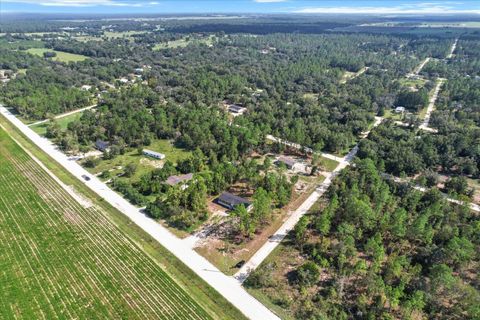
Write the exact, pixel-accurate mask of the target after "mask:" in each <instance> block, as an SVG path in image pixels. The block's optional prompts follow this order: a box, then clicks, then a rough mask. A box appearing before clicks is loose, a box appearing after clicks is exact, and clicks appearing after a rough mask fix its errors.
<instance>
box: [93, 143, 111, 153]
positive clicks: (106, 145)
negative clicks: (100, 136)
mask: <svg viewBox="0 0 480 320" xmlns="http://www.w3.org/2000/svg"><path fill="white" fill-rule="evenodd" d="M95 148H97V149H98V150H100V151H102V152H103V151H108V149H109V148H110V142H108V141H103V140H97V141H96V142H95Z"/></svg>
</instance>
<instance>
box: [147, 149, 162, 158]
mask: <svg viewBox="0 0 480 320" xmlns="http://www.w3.org/2000/svg"><path fill="white" fill-rule="evenodd" d="M143 154H144V155H146V156H148V157H152V158H155V159H158V160H162V159H165V155H164V154H163V153H160V152H155V151H152V150H148V149H143Z"/></svg>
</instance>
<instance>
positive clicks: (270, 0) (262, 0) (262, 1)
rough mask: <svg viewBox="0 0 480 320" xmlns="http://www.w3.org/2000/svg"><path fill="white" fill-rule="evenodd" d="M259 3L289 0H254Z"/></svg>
mask: <svg viewBox="0 0 480 320" xmlns="http://www.w3.org/2000/svg"><path fill="white" fill-rule="evenodd" d="M253 1H255V2H259V3H273V2H286V1H287V0H253Z"/></svg>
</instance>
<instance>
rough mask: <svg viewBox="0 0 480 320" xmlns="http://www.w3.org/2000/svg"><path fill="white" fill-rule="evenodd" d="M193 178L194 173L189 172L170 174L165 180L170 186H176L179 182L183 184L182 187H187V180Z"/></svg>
mask: <svg viewBox="0 0 480 320" xmlns="http://www.w3.org/2000/svg"><path fill="white" fill-rule="evenodd" d="M192 178H193V173H187V174H181V175H178V176H170V177H168V179H167V180H166V181H165V183H166V184H168V185H169V186H176V185H177V184H180V183H181V184H182V189H185V188H186V187H187V182H188V181H190V180H192Z"/></svg>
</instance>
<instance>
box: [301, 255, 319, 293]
mask: <svg viewBox="0 0 480 320" xmlns="http://www.w3.org/2000/svg"><path fill="white" fill-rule="evenodd" d="M296 273H297V274H296V279H297V282H298V284H300V285H301V286H307V287H311V286H313V285H314V284H315V283H316V282H317V281H318V278H319V277H320V270H319V268H318V266H317V265H316V264H315V262H312V261H308V262H306V263H304V264H303V265H302V266H301V267H300V268H298V269H297V272H296Z"/></svg>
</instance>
